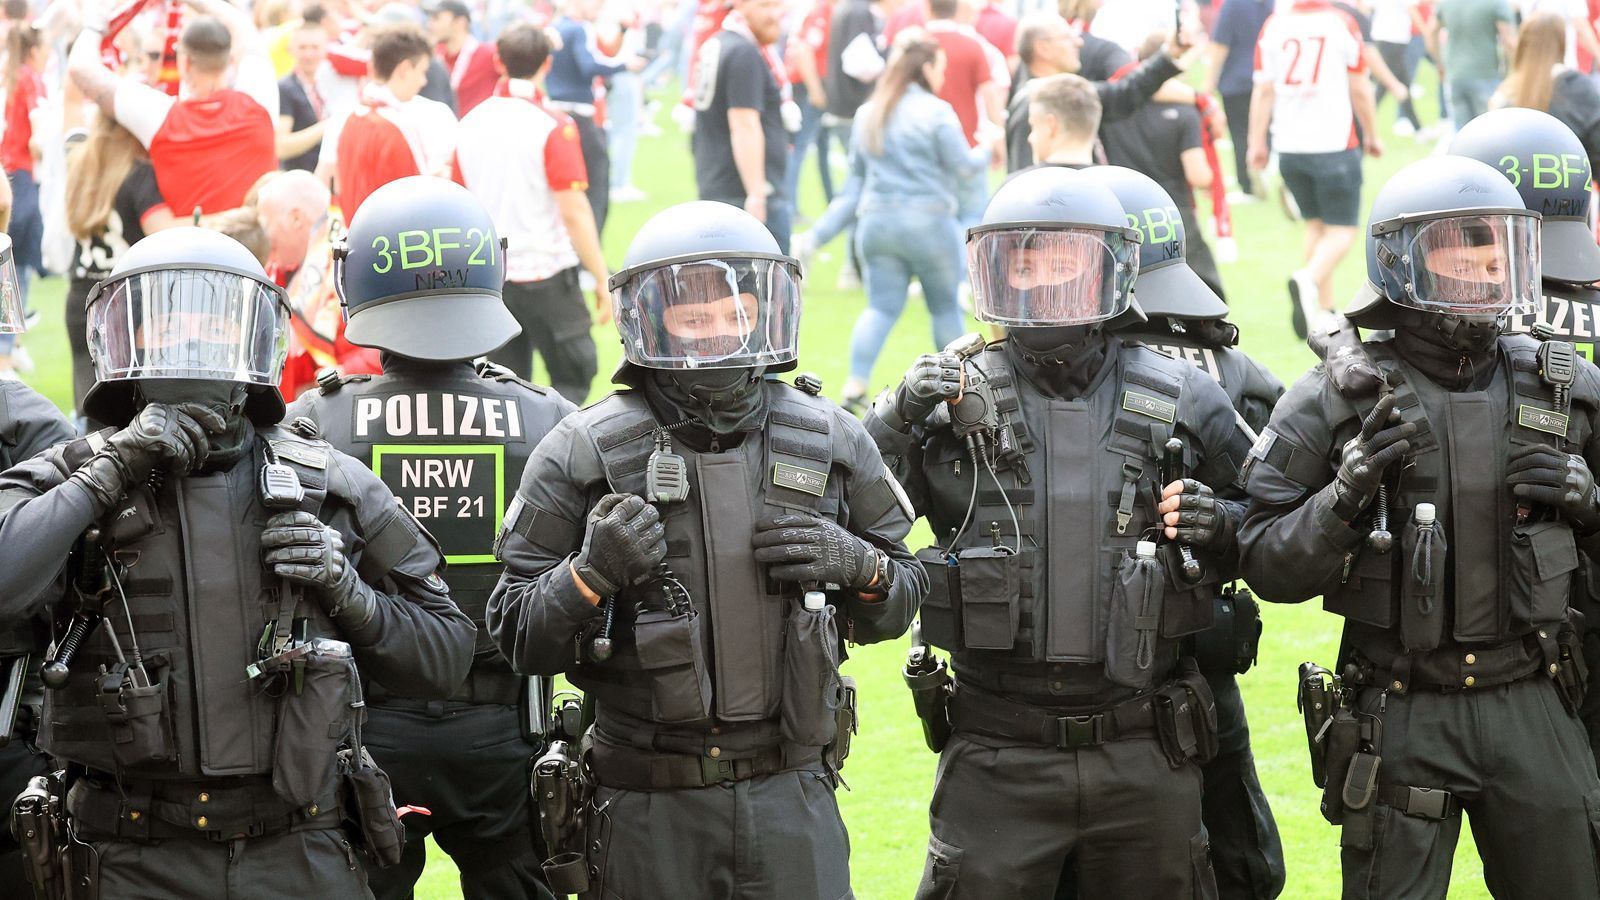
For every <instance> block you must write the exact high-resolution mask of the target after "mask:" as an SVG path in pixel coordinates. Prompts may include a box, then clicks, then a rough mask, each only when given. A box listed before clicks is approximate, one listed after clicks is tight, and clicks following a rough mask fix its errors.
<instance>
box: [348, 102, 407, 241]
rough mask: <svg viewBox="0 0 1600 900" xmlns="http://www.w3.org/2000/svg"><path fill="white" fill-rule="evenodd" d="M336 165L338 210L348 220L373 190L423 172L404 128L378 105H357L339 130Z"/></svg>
mask: <svg viewBox="0 0 1600 900" xmlns="http://www.w3.org/2000/svg"><path fill="white" fill-rule="evenodd" d="M335 169H336V170H337V172H338V179H339V211H340V212H342V213H343V214H344V220H345V221H346V222H349V221H351V220H353V219H355V217H356V210H357V209H359V208H360V207H361V204H362V202H364V201H365V200H366V199H367V197H369V196H371V195H372V192H373V191H375V190H377V189H378V188H381V187H383V186H384V185H386V184H388V183H389V182H391V181H398V180H399V179H401V178H405V177H407V176H410V175H421V174H422V171H421V170H420V169H418V168H417V156H416V153H415V152H413V151H412V149H411V143H410V142H409V141H407V140H406V135H405V132H403V131H401V130H400V127H399V126H398V125H396V124H394V123H393V122H391V121H389V119H388V118H386V117H385V116H384V115H383V114H381V113H379V112H378V111H377V110H376V109H370V108H358V109H357V110H356V111H355V112H353V113H351V114H350V118H349V119H347V120H346V121H345V123H344V128H343V130H341V131H340V133H339V152H338V156H337V163H336V165H335Z"/></svg>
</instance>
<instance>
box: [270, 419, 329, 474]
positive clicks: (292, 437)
mask: <svg viewBox="0 0 1600 900" xmlns="http://www.w3.org/2000/svg"><path fill="white" fill-rule="evenodd" d="M261 436H262V437H263V438H265V439H266V441H267V443H268V444H269V445H271V447H272V452H274V453H276V454H278V455H279V456H281V457H283V458H284V459H286V460H288V461H290V462H295V463H299V464H300V465H302V466H305V467H307V468H311V469H326V468H328V466H329V456H330V454H331V451H332V449H333V448H332V446H331V445H330V444H329V443H328V442H327V441H324V440H322V439H321V438H320V437H316V438H313V437H307V436H305V435H303V434H300V433H298V432H297V431H294V430H291V429H290V428H285V427H281V426H280V427H276V428H268V429H263V430H262V434H261Z"/></svg>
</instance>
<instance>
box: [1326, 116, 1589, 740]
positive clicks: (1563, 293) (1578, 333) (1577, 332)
mask: <svg viewBox="0 0 1600 900" xmlns="http://www.w3.org/2000/svg"><path fill="white" fill-rule="evenodd" d="M1449 152H1450V153H1451V154H1452V155H1455V156H1466V157H1469V158H1472V159H1476V160H1478V161H1480V162H1484V163H1487V164H1489V165H1491V166H1494V167H1495V168H1497V169H1499V170H1500V171H1501V173H1502V174H1504V175H1505V176H1506V178H1507V180H1509V181H1510V182H1511V184H1512V186H1513V187H1515V188H1516V189H1517V193H1518V194H1520V195H1521V196H1522V202H1523V205H1524V206H1526V207H1527V208H1528V209H1530V210H1532V211H1533V212H1537V213H1540V214H1541V218H1540V220H1539V237H1540V240H1541V242H1542V244H1543V252H1542V254H1541V257H1540V285H1541V288H1542V293H1543V297H1542V299H1541V303H1540V306H1539V307H1538V308H1537V310H1536V311H1534V312H1533V313H1531V314H1529V315H1524V316H1517V317H1513V318H1511V319H1510V320H1509V322H1508V325H1509V326H1510V329H1511V330H1513V331H1527V330H1529V329H1530V327H1531V326H1533V325H1535V324H1537V325H1538V327H1539V333H1540V336H1541V337H1544V338H1549V339H1553V340H1559V341H1568V342H1571V343H1572V344H1574V345H1575V346H1577V347H1578V348H1579V352H1580V353H1582V354H1583V355H1584V356H1586V357H1588V359H1589V360H1590V361H1591V362H1592V361H1594V358H1595V356H1594V350H1595V343H1596V339H1597V336H1600V291H1597V290H1596V289H1595V286H1594V282H1596V281H1600V246H1597V245H1596V244H1595V242H1594V236H1593V234H1592V233H1591V232H1590V230H1589V204H1590V193H1589V187H1588V185H1589V181H1590V176H1591V173H1590V171H1589V165H1590V164H1589V157H1588V155H1587V153H1586V152H1585V151H1584V149H1583V143H1582V142H1581V141H1580V140H1579V139H1578V136H1577V135H1576V134H1573V133H1572V130H1571V129H1570V128H1568V127H1567V126H1566V125H1565V124H1563V123H1562V122H1561V121H1560V120H1559V119H1557V118H1555V117H1554V116H1551V115H1549V114H1548V113H1544V112H1540V111H1538V110H1532V109H1521V108H1516V107H1510V108H1507V109H1499V110H1494V111H1492V112H1489V113H1486V114H1484V115H1482V116H1479V117H1477V118H1476V119H1473V120H1472V121H1471V122H1468V123H1467V124H1466V125H1465V126H1463V127H1462V129H1461V130H1460V131H1458V132H1457V133H1456V136H1455V137H1454V138H1452V139H1451V141H1450V148H1449ZM1312 348H1313V349H1315V350H1317V351H1318V353H1319V354H1320V355H1322V356H1323V357H1324V358H1325V359H1326V360H1327V361H1328V368H1329V374H1330V377H1331V378H1332V379H1333V382H1334V384H1335V385H1336V386H1337V387H1338V388H1339V390H1340V392H1341V393H1343V394H1344V395H1345V397H1346V398H1348V399H1350V400H1360V399H1362V398H1363V397H1366V398H1370V397H1371V396H1372V395H1373V394H1374V393H1375V392H1376V390H1377V387H1378V378H1377V370H1376V368H1375V367H1374V366H1373V365H1372V362H1371V360H1370V359H1369V358H1368V357H1367V355H1366V353H1365V352H1363V351H1362V349H1361V339H1360V336H1359V335H1357V333H1356V330H1355V327H1354V326H1352V325H1350V324H1349V323H1348V322H1344V321H1336V322H1334V323H1332V325H1330V327H1329V328H1328V329H1327V330H1326V331H1325V332H1324V333H1323V334H1321V335H1313V340H1312ZM1580 574H1581V575H1582V576H1583V578H1582V579H1581V580H1580V583H1579V585H1578V587H1577V589H1576V590H1575V591H1574V592H1573V605H1574V608H1575V609H1577V610H1579V611H1580V612H1582V613H1583V615H1584V620H1585V622H1586V627H1585V630H1584V653H1585V656H1586V657H1587V658H1588V659H1589V660H1591V661H1600V596H1597V594H1596V592H1597V591H1600V572H1597V571H1596V568H1595V563H1594V561H1593V560H1592V559H1591V558H1589V557H1587V556H1586V557H1585V560H1584V567H1583V569H1582V570H1581V573H1580ZM1581 717H1582V719H1583V721H1584V724H1585V728H1586V730H1587V731H1588V733H1589V743H1590V745H1591V746H1593V747H1595V748H1596V751H1597V754H1600V691H1589V692H1588V694H1587V696H1586V697H1585V700H1584V704H1583V708H1582V711H1581Z"/></svg>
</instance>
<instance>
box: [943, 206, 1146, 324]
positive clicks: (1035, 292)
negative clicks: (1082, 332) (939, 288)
mask: <svg viewBox="0 0 1600 900" xmlns="http://www.w3.org/2000/svg"><path fill="white" fill-rule="evenodd" d="M1138 266H1139V245H1138V242H1137V241H1136V240H1130V239H1129V238H1128V237H1127V236H1126V235H1124V234H1120V233H1116V232H1108V231H1100V230H1096V229H1091V228H1081V229H1079V228H1074V229H1042V228H1015V229H996V230H990V231H980V232H976V233H974V234H973V235H972V236H971V237H970V238H969V239H968V241H967V267H968V270H969V271H970V273H971V276H972V292H973V301H974V311H975V314H976V315H977V317H978V319H980V320H982V321H984V322H994V323H996V324H999V325H1007V326H1023V327H1025V326H1029V325H1034V326H1044V325H1086V324H1090V323H1093V322H1103V321H1106V320H1107V319H1112V318H1115V317H1116V316H1118V315H1120V314H1121V313H1123V312H1124V311H1126V310H1127V309H1128V305H1129V303H1130V302H1131V290H1130V288H1131V287H1132V283H1133V278H1134V275H1135V274H1136V273H1137V271H1138Z"/></svg>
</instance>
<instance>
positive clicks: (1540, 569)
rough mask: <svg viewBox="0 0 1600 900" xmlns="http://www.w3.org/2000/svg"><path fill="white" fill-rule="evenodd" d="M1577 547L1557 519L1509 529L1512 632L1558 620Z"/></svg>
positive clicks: (1566, 597)
mask: <svg viewBox="0 0 1600 900" xmlns="http://www.w3.org/2000/svg"><path fill="white" fill-rule="evenodd" d="M1577 568H1578V547H1577V544H1576V543H1575V542H1574V540H1573V537H1572V529H1571V528H1570V527H1569V526H1568V525H1567V524H1566V523H1565V522H1560V521H1549V522H1528V523H1525V524H1522V525H1514V526H1512V528H1511V578H1510V579H1509V582H1510V583H1509V584H1508V585H1507V588H1508V591H1507V593H1508V595H1509V597H1510V601H1511V604H1510V606H1511V626H1512V631H1513V632H1525V631H1527V630H1529V629H1530V628H1533V627H1534V626H1538V625H1549V624H1552V623H1554V622H1559V621H1561V619H1562V618H1563V617H1564V616H1565V615H1566V612H1567V602H1568V600H1569V599H1570V598H1571V596H1572V578H1573V572H1574V570H1576V569H1577Z"/></svg>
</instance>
